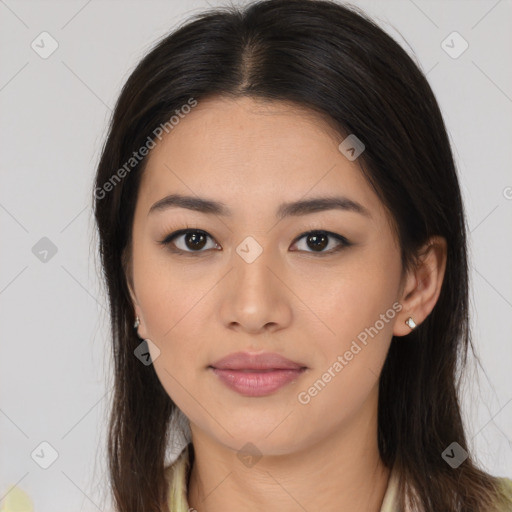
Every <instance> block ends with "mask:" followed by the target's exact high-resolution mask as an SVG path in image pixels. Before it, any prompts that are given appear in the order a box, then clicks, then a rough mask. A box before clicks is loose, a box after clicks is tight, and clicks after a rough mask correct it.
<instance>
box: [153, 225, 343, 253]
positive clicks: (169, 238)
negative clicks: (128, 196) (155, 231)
mask: <svg viewBox="0 0 512 512" xmlns="http://www.w3.org/2000/svg"><path fill="white" fill-rule="evenodd" d="M189 233H202V234H203V235H206V236H207V237H209V238H211V239H212V240H213V237H212V236H211V235H210V234H208V233H207V232H206V231H204V230H202V229H199V228H193V227H191V226H187V227H186V228H184V229H179V230H178V231H174V232H172V233H170V234H169V235H167V236H166V237H165V238H164V239H163V240H161V241H160V242H159V244H161V245H163V246H166V247H167V248H168V249H169V250H170V251H171V252H173V253H175V254H178V255H180V256H194V257H195V256H199V255H201V254H203V253H205V252H207V251H208V250H211V249H207V250H199V251H184V250H183V249H178V248H177V247H176V246H174V244H173V241H174V239H176V238H177V237H179V236H182V235H187V234H189ZM312 234H323V235H326V236H327V237H329V238H334V239H335V240H337V241H338V242H339V245H338V246H337V247H335V248H334V249H330V250H329V251H319V252H318V251H298V252H306V253H309V254H315V255H318V256H320V257H321V256H328V255H331V254H334V253H337V252H339V251H341V250H342V249H345V248H346V247H350V246H351V245H353V244H352V243H351V242H349V241H348V240H347V239H346V238H345V237H344V236H341V235H338V234H337V233H333V232H331V231H325V230H323V229H312V230H310V231H307V232H305V233H302V234H301V235H299V236H298V237H297V238H296V239H295V240H294V242H293V245H295V244H296V243H297V242H298V241H299V240H301V239H302V238H304V237H307V236H309V235H312Z"/></svg>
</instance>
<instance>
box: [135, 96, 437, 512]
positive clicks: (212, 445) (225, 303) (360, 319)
mask: <svg viewBox="0 0 512 512" xmlns="http://www.w3.org/2000/svg"><path fill="white" fill-rule="evenodd" d="M305 114H306V115H305ZM343 138H344V137H342V136H340V135H339V134H337V133H336V132H335V131H334V130H333V128H332V126H331V125H329V124H328V123H327V122H326V121H325V120H323V119H322V118H321V117H319V116H318V114H315V113H313V112H304V111H301V110H300V109H298V108H297V107H293V106H292V105H290V104H286V103H276V102H272V103H270V102H264V101H262V100H255V99H251V98H242V99H236V100H233V99H227V98H219V97H217V98H213V99H209V100H205V101H201V102H199V104H198V105H197V106H196V107H195V108H194V109H192V111H191V112H190V113H189V114H188V115H187V116H185V117H184V119H181V120H180V122H179V124H178V125H177V126H175V127H174V129H173V130H172V131H171V132H170V133H169V134H168V135H166V136H165V137H164V138H163V140H162V141H161V142H160V143H159V144H158V145H157V146H156V147H155V148H154V149H153V150H152V151H151V153H150V156H149V161H148V165H147V168H146V169H145V171H144V175H143V178H142V181H141V185H140V189H139V195H138V200H137V205H136V211H135V217H134V224H133V245H132V247H131V261H130V265H129V270H128V280H129V283H130V292H131V295H132V299H133V305H134V313H135V315H137V316H138V317H139V319H140V325H139V327H138V334H139V336H140V337H141V338H143V339H150V340H151V341H152V342H153V343H154V345H155V346H157V347H158V349H159V350H160V354H159V355H158V357H156V358H155V360H154V368H155V371H156V373H157V375H158V377H159V379H160V381H161V383H162V385H163V387H164V388H165V390H166V391H167V393H168V394H169V396H170V397H171V399H172V400H173V401H174V403H175V404H176V405H177V406H178V407H179V408H180V409H181V410H182V411H183V413H184V414H185V415H186V416H187V417H188V418H189V420H190V427H191V432H192V442H193V444H194V449H195V453H196V461H195V464H194V466H193V468H192V473H191V479H190V485H189V488H188V499H189V505H190V506H191V507H194V508H195V509H196V510H197V511H199V512H215V511H220V510H246V511H249V512H252V511H277V510H279V511H281V512H282V511H289V512H291V511H302V510H309V511H312V510H322V511H323V512H331V511H332V512H334V511H336V512H340V511H370V512H377V511H378V510H379V509H380V506H381V504H382V500H383V497H384V494H385V491H386V487H387V484H388V478H389V474H390V471H389V469H387V468H385V467H384V466H383V464H382V461H381V459H380V457H379V452H378V446H377V403H378V377H379V375H380V372H381V369H382V366H383V363H384V360H385V357H386V354H387V351H388V348H389V345H390V342H391V338H392V336H393V335H395V336H403V335H406V334H408V333H409V332H410V328H409V327H408V326H407V325H406V324H405V323H404V322H405V320H406V319H407V318H408V317H409V316H412V317H413V318H414V320H415V322H416V323H417V324H420V323H421V322H422V321H423V320H424V319H425V318H426V317H427V316H428V314H429V313H430V312H431V310H432V309H433V307H434V305H435V303H436V301H437V299H438V296H439V292H440V288H441V284H442V280H443V276H444V270H445V264H446V243H445V241H444V239H442V238H433V239H431V241H430V244H429V245H428V247H427V246H426V250H425V251H424V254H423V256H422V258H421V259H420V261H419V263H418V265H417V267H416V268H415V269H414V270H411V271H410V272H408V273H405V272H404V273H403V272H402V268H401V262H400V249H399V247H398V245H397V241H396V238H395V235H394V231H393V229H392V224H391V222H390V217H389V214H388V212H387V211H386V210H385V209H384V206H383V204H382V203H381V201H380V200H379V198H378V196H377V195H376V194H375V193H374V191H373V189H372V188H371V187H370V186H369V185H368V183H367V182H366V181H365V180H364V178H363V176H362V174H361V170H360V168H359V165H358V162H357V161H354V162H351V161H349V160H348V159H347V158H346V157H345V156H344V155H343V154H342V153H341V152H340V151H339V150H338V145H339V143H340V142H341V141H342V140H343ZM170 193H181V194H186V195H193V196H200V197H204V198H208V199H213V200H217V201H222V202H223V203H225V204H226V205H227V206H228V207H229V208H230V209H232V211H233V215H232V217H222V216H220V215H211V214H205V213H199V212H195V211H192V210H188V209H184V208H171V209H167V210H162V211H158V212H156V213H151V214H148V211H149V209H150V207H151V206H152V205H153V204H154V203H155V202H156V201H158V200H160V199H162V198H163V197H165V196H167V195H168V194H170ZM329 195H343V196H346V197H348V198H350V199H352V200H353V201H357V202H358V203H360V204H362V205H363V206H364V207H365V208H366V209H367V210H368V211H369V212H370V215H371V217H366V216H363V215H361V214H358V213H356V212H351V211H342V210H329V211H320V212H315V213H309V214H307V215H302V216H296V217H288V218H284V219H282V220H279V221H278V220H277V219H276V217H275V212H276V210H277V208H278V206H279V205H280V204H281V203H283V202H291V201H296V200H299V199H305V198H311V197H317V196H329ZM187 227H190V228H194V229H201V230H203V231H205V232H207V233H208V235H209V237H208V238H207V239H206V245H205V246H204V247H203V248H200V249H195V246H194V244H193V243H190V241H189V243H188V245H187V243H186V238H185V237H184V236H179V237H178V238H176V239H174V244H175V247H177V248H181V249H182V250H183V251H188V253H186V254H185V255H177V254H174V253H172V252H171V250H170V248H171V247H172V243H171V244H170V246H167V247H166V246H163V245H161V244H159V243H158V242H159V241H161V240H163V239H165V238H166V236H167V235H169V234H170V233H172V232H173V231H176V230H178V229H184V228H187ZM313 229H318V230H320V229H322V230H326V231H330V232H333V233H337V234H339V235H342V236H344V237H345V238H346V239H348V240H349V241H350V242H351V243H352V244H353V245H351V246H347V247H344V248H343V249H342V250H341V251H339V252H333V253H331V254H329V255H328V254H325V253H326V252H327V251H329V250H330V249H332V248H335V247H337V246H338V244H339V242H337V241H336V239H335V238H329V239H328V241H329V246H327V247H325V248H324V249H322V248H319V249H317V247H316V246H315V245H314V244H311V243H309V244H308V239H307V237H302V238H301V239H300V240H297V239H298V238H299V237H300V236H301V235H302V234H304V233H305V232H307V231H309V230H313ZM248 236H251V237H253V238H254V239H255V240H256V241H257V242H258V244H259V245H260V246H261V248H262V250H263V252H262V253H261V254H260V255H259V257H257V258H256V260H255V261H253V262H252V263H247V262H246V261H245V260H244V259H243V258H241V257H240V256H239V255H238V253H237V252H236V248H237V247H238V246H239V245H240V244H241V242H242V241H243V240H244V239H245V238H246V237H248ZM216 247H217V248H218V250H216V249H215V248H216ZM219 248H220V249H219ZM194 250H196V253H194V254H196V255H194V254H192V255H190V254H191V253H192V252H193V251H194ZM198 250H199V251H202V253H201V254H199V255H197V251H198ZM318 251H320V253H319V252H318ZM322 251H323V253H324V255H322ZM394 303H398V304H400V305H401V306H402V309H401V311H399V312H395V313H396V314H395V315H394V318H392V319H388V321H387V322H384V327H383V328H381V330H380V331H379V332H378V334H377V335H374V337H373V338H369V339H368V343H367V345H366V346H364V347H363V348H362V349H361V351H360V352H358V353H357V355H355V356H354V357H353V358H352V360H350V361H349V362H348V364H347V365H346V366H344V367H343V369H342V371H340V372H338V373H336V376H335V377H334V378H332V379H331V380H330V382H328V383H327V385H326V386H325V387H324V388H323V389H322V390H321V392H319V393H318V394H317V395H316V396H314V397H312V398H311V400H310V401H309V403H307V404H303V403H300V402H299V401H298V398H297V397H298V394H299V393H300V392H301V391H307V390H308V388H310V386H312V384H313V383H314V382H315V381H316V380H317V379H319V378H321V377H322V375H323V374H324V373H325V372H326V371H327V370H328V368H329V367H332V365H333V363H334V362H335V361H336V360H337V357H338V355H343V354H344V353H345V352H346V351H347V350H349V348H350V346H351V343H352V341H353V340H355V339H356V337H357V335H358V334H359V333H360V332H361V331H364V329H365V328H367V327H370V326H374V325H375V323H376V321H377V320H379V318H382V317H380V315H381V314H385V313H386V311H387V310H389V309H390V308H392V305H393V304H394ZM403 342H404V343H407V341H406V340H404V341H403ZM240 350H241V351H251V352H277V353H279V354H281V355H283V356H285V357H287V358H288V359H291V360H292V361H297V362H301V363H303V364H305V365H306V366H307V367H308V370H307V371H306V372H305V373H304V374H302V375H301V376H300V377H299V378H298V379H297V380H295V381H293V382H291V383H289V384H287V385H286V386H285V387H283V388H280V389H279V390H278V391H276V392H274V393H273V394H271V395H268V396H264V397H245V396H242V395H239V394H238V393H236V392H234V391H232V390H231V389H229V388H227V387H226V386H225V385H224V384H223V383H222V382H221V381H220V380H219V379H218V378H217V376H216V375H215V374H214V373H213V372H212V371H211V370H210V369H208V365H210V364H212V363H213V362H214V361H216V360H218V359H219V358H221V357H224V356H226V355H227V354H230V353H232V352H236V351H240ZM152 354H153V355H155V354H156V352H155V351H154V350H153V352H152ZM248 442H250V443H252V445H254V446H255V447H256V448H257V450H258V452H259V453H260V454H261V458H260V459H259V460H257V462H256V463H255V464H253V465H250V466H249V465H244V464H243V463H242V462H241V461H240V459H239V458H238V457H237V453H238V452H239V451H240V449H241V448H242V447H244V445H246V443H248Z"/></svg>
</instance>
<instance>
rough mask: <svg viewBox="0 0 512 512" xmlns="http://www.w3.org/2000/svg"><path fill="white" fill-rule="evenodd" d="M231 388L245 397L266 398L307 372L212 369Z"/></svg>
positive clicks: (301, 370) (302, 370)
mask: <svg viewBox="0 0 512 512" xmlns="http://www.w3.org/2000/svg"><path fill="white" fill-rule="evenodd" d="M211 369H212V370H213V373H215V374H216V375H217V376H218V377H219V378H220V380H221V381H222V382H223V383H224V384H226V386H228V387H229V388H231V389H232V390H233V391H236V392H237V393H240V394H241V395H244V396H265V395H269V394H270V393H273V392H274V391H277V390H278V389H279V388H282V387H283V386H285V385H286V384H289V383H290V382H292V381H294V380H295V379H297V378H298V377H299V376H300V375H301V374H302V373H303V372H304V370H305V368H302V369H299V370H272V371H269V372H263V371H257V370H255V371H253V372H248V371H241V370H219V369H218V368H211Z"/></svg>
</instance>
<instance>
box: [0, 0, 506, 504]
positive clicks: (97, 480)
mask: <svg viewBox="0 0 512 512" xmlns="http://www.w3.org/2000/svg"><path fill="white" fill-rule="evenodd" d="M235 3H237V2H235ZM353 3H354V4H355V5H358V6H360V7H362V8H363V9H364V10H366V11H367V12H368V13H369V14H371V15H372V16H374V17H376V18H377V19H378V21H379V22H380V23H381V26H383V28H384V29H385V30H386V31H388V32H389V33H390V34H391V35H392V36H394V37H395V38H396V39H397V40H399V42H400V43H401V44H402V45H403V46H404V47H405V48H406V49H407V51H408V52H409V53H412V52H413V51H414V53H415V55H416V58H417V61H418V62H419V65H420V66H421V68H422V69H423V70H424V71H425V72H427V73H428V74H427V76H428V79H429V81H430V83H431V86H432V88H433V90H434V92H435V94H436V96H437V98H438V101H439V103H440V106H441V110H442V112H443V115H444V117H445V121H446V124H447V126H448V130H449V132H450V136H451V140H452V141H453V147H454V152H455V155H456V158H457V162H458V167H459V173H460V181H461V186H462V189H463V194H464V199H465V204H466V208H467V214H468V223H469V226H470V231H471V233H470V243H471V254H470V257H471V279H472V282H471V285H472V296H471V303H472V304H471V307H472V314H473V331H474V335H475V345H476V347H477V350H478V353H479V355H480V358H481V362H482V366H483V371H482V370H479V371H477V369H475V370H472V371H471V372H470V374H469V379H468V381H467V386H466V388H465V389H466V393H465V398H464V413H465V416H466V418H467V421H468V429H469V438H470V441H471V446H473V447H474V450H475V452H476V454H477V457H478V460H479V462H480V463H481V465H482V466H483V467H484V468H485V469H487V470H488V471H490V472H491V473H494V474H498V475H508V476H509V477H510V476H512V403H511V402H512V388H511V386H510V372H511V361H512V343H511V332H512V315H511V308H512V266H511V265H510V261H511V260H512V258H511V256H512V244H511V237H510V233H511V225H512V222H511V221H512V175H511V172H510V169H511V160H512V154H511V145H512V144H511V140H512V139H511V133H512V116H511V115H510V114H511V111H512V99H511V97H512V67H511V66H510V49H511V40H512V33H511V31H510V22H511V15H512V3H511V1H507V0H501V1H496V0H492V1H491V0H489V1H487V0H478V1H467V0H466V1H455V0H452V1H444V2H442V1H426V0H423V1H421V0H414V1H412V0H400V1H386V2H378V1H355V2H353ZM220 4H222V2H213V1H210V2H209V4H207V3H206V2H204V1H203V2H200V1H195V2H190V1H187V2H185V1H182V0H179V1H178V0H176V1H169V0H167V1H162V2H159V1H149V2H142V1H138V2H133V1H132V2H127V1H123V2H121V1H118V2H115V1H100V0H92V1H80V2H75V1H67V2H54V1H52V2H36V1H31V2H29V1H15V0H5V1H1V0H0V17H1V18H0V20H1V21H0V39H1V50H0V51H1V63H2V65H1V68H0V108H1V121H0V130H1V134H0V141H1V155H2V158H1V159H0V168H1V174H0V177H1V178H0V179H1V182H0V227H1V230H0V233H1V250H0V332H1V358H0V393H1V395H0V399H1V402H0V499H1V498H2V497H3V496H4V495H5V493H6V492H7V489H8V485H9V484H17V485H18V486H19V487H20V488H22V489H23V490H25V491H26V492H28V493H29V494H30V495H31V497H32V499H33V500H34V503H35V510H36V511H38V512H50V511H52V512H53V511H56V510H86V511H89V510H90V511H96V510H108V508H109V507H108V502H107V501H105V498H106V483H107V477H106V473H105V467H106V466H105V450H104V444H103V440H104V437H103V436H104V434H105V419H106V415H107V410H108V401H109V398H110V394H109V391H108V390H109V389H110V387H111V384H112V383H111V378H110V377H109V375H110V369H109V356H110V353H109V341H108V332H109V331H108V329H109V327H108V314H107V310H106V304H107V300H106V297H105V294H104V291H103V289H102V287H101V284H100V280H99V275H100V274H99V270H98V268H99V266H98V258H97V257H96V255H95V252H96V240H95V238H94V224H93V221H92V211H91V208H90V191H91V189H92V179H93V175H94V171H95V165H96V164H97V162H98V157H99V151H100V148H101V145H102V142H103V137H104V136H105V133H106V126H107V121H108V119H109V116H110V113H111V109H112V107H113V105H114V103H115V100H116V98H117V96H118V93H119V91H120V88H121V86H122V84H123V83H124V81H125V80H126V79H127V77H128V75H129V73H130V71H131V70H132V69H133V67H134V66H135V64H136V63H137V62H138V60H139V59H140V58H141V57H142V56H143V54H144V53H145V52H146V51H147V50H148V49H149V48H150V46H151V45H152V44H153V43H154V42H155V41H156V40H157V39H159V38H160V37H162V36H163V35H164V34H165V33H167V32H168V31H169V30H171V29H172V28H173V27H175V26H176V24H177V23H179V22H181V21H182V20H184V19H185V18H186V17H187V16H188V15H189V14H191V13H193V12H197V11H199V10H203V9H205V8H207V7H208V5H212V6H213V5H220ZM43 31H46V32H48V33H49V34H51V36H52V37H53V38H54V39H55V40H56V41H57V42H58V45H59V46H58V49H57V50H56V51H55V52H54V53H53V54H52V55H51V56H49V57H48V58H46V59H43V58H41V57H40V55H39V54H38V53H36V51H34V50H33V49H32V47H31V44H32V42H33V41H34V40H35V41H36V43H38V41H39V45H40V46H42V43H41V42H40V39H41V38H40V37H39V35H40V34H41V32H43ZM453 31H457V32H458V33H460V35H461V36H462V38H464V40H465V41H467V43H468V44H469V47H468V48H467V50H466V51H465V52H464V53H462V54H461V55H460V56H458V57H457V58H453V56H454V55H455V54H456V53H459V52H460V50H461V49H463V44H464V43H463V40H461V39H457V37H456V36H455V38H454V37H453V36H451V37H450V38H448V39H446V38H447V36H449V35H450V34H451V33H452V32H453ZM45 37H47V36H45ZM402 37H403V38H405V40H406V41H407V43H405V42H404V39H402ZM45 41H46V42H45V48H46V49H48V48H49V39H46V40H45ZM443 41H445V43H442V42H443ZM409 45H410V47H409ZM450 47H451V48H450ZM445 50H448V52H451V54H452V56H450V55H449V54H448V53H447V51H445ZM507 54H508V55H509V57H508V58H506V55H507ZM507 63H508V64H507ZM433 150H435V148H433ZM43 237H47V238H48V239H49V240H50V241H51V243H52V244H54V246H55V247H56V249H57V252H56V254H54V255H53V256H52V253H51V252H49V253H48V254H47V255H46V261H41V259H40V258H41V257H44V256H43V255H44V253H40V252H38V251H41V247H40V246H39V245H36V244H38V243H39V244H42V246H44V245H45V244H46V245H48V244H49V242H48V241H47V240H45V241H42V242H40V240H41V239H42V238H43ZM34 246H36V249H34V250H33V248H34ZM34 252H35V253H36V254H34ZM507 261H508V263H507ZM477 384H478V385H477ZM44 441H46V442H48V443H50V445H52V446H53V447H54V449H55V450H56V452H57V454H58V457H57V459H56V460H55V462H54V463H53V464H52V465H51V466H50V467H48V469H43V468H41V467H40V465H39V464H38V463H36V460H38V462H39V463H44V460H43V459H45V457H46V458H47V462H48V461H49V459H48V457H49V454H50V450H49V449H45V448H44V446H43V452H44V456H42V455H41V454H42V452H41V447H40V443H41V442H44ZM34 450H36V453H39V455H40V457H39V459H37V457H34V459H36V460H34V459H33V458H32V457H31V453H32V452H33V451H34Z"/></svg>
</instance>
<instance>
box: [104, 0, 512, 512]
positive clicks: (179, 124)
mask: <svg viewBox="0 0 512 512" xmlns="http://www.w3.org/2000/svg"><path fill="white" fill-rule="evenodd" d="M94 208H95V216H96V221H97V224H98V230H99V237H100V240H99V244H100V252H101V257H102V264H103V271H104V275H105V278H106V284H107V287H108V293H109V299H110V308H111V317H112V338H113V343H114V361H115V397H114V401H113V408H112V415H111V423H110V437H109V447H108V448H109V462H110V476H111V485H112V491H113V495H114V499H115V503H116V507H117V510H119V511H123V512H128V511H139V512H140V511H157V510H158V511H160V510H172V511H179V512H181V511H185V510H197V511H199V512H211V511H218V510H246V511H260V510H265V511H271V510H280V511H283V510H285V511H292V510H309V511H313V510H322V511H323V512H330V511H335V510H336V511H340V510H346V511H355V510H361V511H370V512H377V511H382V512H388V511H398V510H400V511H403V510H411V511H435V512H439V511H497V510H510V509H511V507H512V491H511V489H510V484H511V483H512V482H510V481H509V480H506V479H498V478H494V477H492V476H490V475H488V474H486V473H484V472H483V471H481V470H479V469H478V468H477V467H476V465H475V463H474V461H473V458H472V456H471V454H468V451H469V448H468V446H467V442H466V437H465V432H464V427H463V424H462V420H461V411H460V404H459V398H458V395H457V387H456V381H457V376H458V374H457V370H458V366H457V365H458V362H463V361H464V359H465V356H466V352H467V350H468V349H470V348H471V340H470V336H469V328H468V264H467V254H466V224H465V217H464V209H463V204H462V201H461V194H460V189H459V184H458V180H457V174H456V169H455V166H454V161H453V156H452V153H451V149H450V145H449V141H448V136H447V133H446V130H445V127H444V123H443V119H442V117H441V114H440V111H439V108H438V105H437V103H436V101H435V98H434V96H433V93H432V91H431V89H430V87H429V85H428V83H427V81H426V79H425V77H424V75H423V74H422V73H421V72H420V70H419V69H418V68H417V66H416V65H415V64H414V63H413V62H412V60H411V59H410V58H409V57H408V55H407V54H406V53H405V52H404V51H403V50H402V49H401V47H400V46H399V45H398V44H397V43H396V42H395V41H393V39H392V38H390V37H389V36H388V35H386V34H385V33H384V32H383V31H382V30H381V29H380V28H378V27H377V26H376V25H375V24H374V23H373V22H372V21H371V20H369V19H368V18H366V17H365V16H364V14H362V13H358V12H356V11H355V10H354V9H349V8H347V7H344V6H341V5H339V4H336V3H334V2H329V1H311V0H309V1H304V0H271V1H262V2H256V3H253V4H251V5H248V6H246V7H244V8H243V9H241V8H240V9H237V8H234V7H230V8H224V9H217V10H212V11H209V12H206V13H203V14H201V15H198V16H196V17H195V19H192V20H190V21H189V22H187V23H186V24H184V25H183V26H182V27H180V28H179V29H178V30H176V31H175V32H173V33H172V34H170V35H169V36H167V37H166V38H165V39H163V40H162V41H160V42H159V43H158V44H157V45H156V47H155V48H154V49H153V50H152V51H151V52H150V53H149V54H148V55H147V56H146V57H145V58H144V59H143V60H142V61H141V62H140V63H139V65H138V66H137V68H136V69H135V70H134V71H133V73H132V74H131V76H130V77H129V79H128V81H127V83H126V85H125V86H124V88H123V91H122V93H121V95H120V98H119V100H118V103H117V105H116V108H115V112H114V115H113V119H112V123H111V126H110V131H109V135H108V138H107V140H106V143H105V147H104V149H103V153H102V157H101V161H100V163H99V167H98V170H97V176H96V181H95V190H94ZM142 340H144V341H142ZM180 422H181V425H182V428H181V429H180V428H179V425H180ZM181 432H183V433H184V435H185V443H184V446H183V444H182V445H181V446H180V448H179V449H178V450H177V451H178V452H179V451H180V449H182V450H181V452H180V453H179V456H178V458H177V460H176V461H175V462H173V463H172V464H168V465H166V462H165V456H166V450H167V449H168V447H169V446H171V445H172V442H175V441H176V439H177V437H176V436H179V434H180V433H181Z"/></svg>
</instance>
